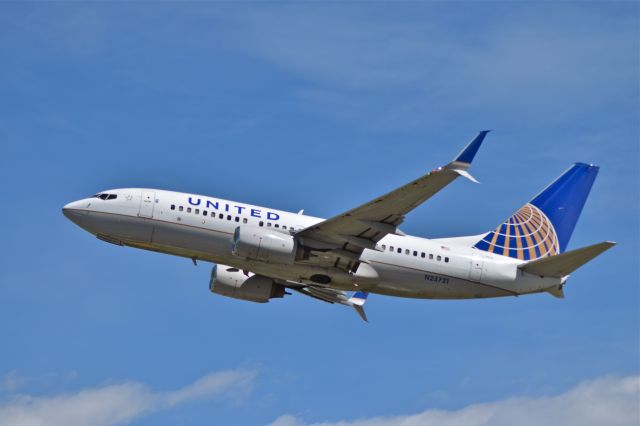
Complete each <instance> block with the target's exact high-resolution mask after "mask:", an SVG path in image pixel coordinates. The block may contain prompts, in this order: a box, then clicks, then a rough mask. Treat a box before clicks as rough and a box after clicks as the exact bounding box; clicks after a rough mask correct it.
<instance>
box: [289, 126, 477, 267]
mask: <svg viewBox="0 0 640 426" xmlns="http://www.w3.org/2000/svg"><path fill="white" fill-rule="evenodd" d="M488 132H489V131H488V130H483V131H481V132H480V133H478V135H477V136H476V137H475V138H473V140H472V141H471V142H470V143H469V144H468V145H467V146H466V147H465V148H464V149H463V150H462V152H460V154H458V156H457V157H456V158H455V159H454V160H453V161H451V162H450V163H449V164H447V165H446V166H444V167H439V168H437V169H435V170H433V171H432V172H430V173H428V174H426V175H424V176H422V177H420V178H418V179H416V180H414V181H412V182H409V183H408V184H406V185H404V186H402V187H400V188H398V189H396V190H394V191H391V192H389V193H387V194H385V195H383V196H381V197H377V198H375V199H373V200H371V201H369V202H368V203H365V204H363V205H361V206H359V207H356V208H355V209H352V210H349V211H348V212H346V213H342V214H340V215H338V216H334V217H332V218H331V219H327V220H325V221H323V222H320V223H318V224H316V225H313V226H310V227H308V228H305V229H303V230H301V231H300V232H298V233H297V234H296V236H297V237H298V238H299V241H300V243H301V244H302V245H303V246H305V247H307V248H308V249H309V250H315V251H321V252H323V253H324V255H323V256H322V257H323V258H324V259H325V260H326V259H329V258H330V259H331V262H332V263H333V266H336V267H340V268H342V269H345V270H349V271H353V270H355V269H357V267H358V265H359V259H360V255H361V254H362V251H363V250H364V249H366V248H368V249H375V246H376V243H377V242H378V241H380V240H381V239H382V238H384V236H385V235H387V234H394V233H395V234H400V235H401V233H400V231H398V225H400V224H401V223H402V222H403V221H404V217H405V215H406V214H407V213H409V212H410V211H411V210H413V209H415V208H416V207H417V206H419V205H420V204H422V203H423V202H425V201H426V200H428V199H429V198H431V197H432V196H433V195H434V194H435V193H436V192H438V191H440V190H441V189H442V188H444V187H445V186H447V185H448V184H450V183H451V182H452V181H454V180H455V179H456V178H457V177H458V176H463V177H466V178H467V179H470V180H472V181H473V182H477V181H476V180H475V179H474V178H473V177H472V176H471V175H470V174H469V173H468V172H467V169H468V168H469V166H470V165H471V162H472V161H473V158H474V157H475V155H476V153H477V152H478V148H480V145H481V144H482V141H483V140H484V138H485V136H486V135H487V133H488ZM309 254H310V253H309ZM329 255H330V256H329ZM309 259H311V256H307V260H309Z"/></svg>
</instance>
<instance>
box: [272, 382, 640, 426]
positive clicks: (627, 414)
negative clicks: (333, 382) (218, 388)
mask: <svg viewBox="0 0 640 426" xmlns="http://www.w3.org/2000/svg"><path fill="white" fill-rule="evenodd" d="M639 423H640V376H630V377H624V378H615V377H604V378H600V379H597V380H592V381H588V382H583V383H581V384H579V385H577V386H576V387H574V388H573V389H571V390H569V391H567V392H565V393H562V394H560V395H556V396H551V397H537V398H509V399H505V400H502V401H496V402H490V403H483V404H473V405H469V406H467V407H464V408H462V409H460V410H456V411H446V410H427V411H424V412H422V413H419V414H413V415H407V416H395V417H375V418H369V419H361V420H353V421H337V422H326V423H306V422H304V421H302V420H301V419H300V418H298V417H295V416H292V415H289V414H287V415H284V416H281V417H279V418H278V419H276V420H275V421H274V422H273V423H271V425H270V426H390V425H394V426H459V425H460V426H512V425H518V426H539V425H541V424H543V425H563V426H572V425H575V426H596V425H597V426H601V425H608V426H635V425H638V424H639Z"/></svg>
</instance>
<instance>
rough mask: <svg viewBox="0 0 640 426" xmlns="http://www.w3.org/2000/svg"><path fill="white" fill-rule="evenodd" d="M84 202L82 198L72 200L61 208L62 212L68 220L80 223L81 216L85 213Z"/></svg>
mask: <svg viewBox="0 0 640 426" xmlns="http://www.w3.org/2000/svg"><path fill="white" fill-rule="evenodd" d="M86 207H87V206H86V203H85V202H83V200H80V201H73V202H71V203H69V204H67V205H65V206H64V207H63V208H62V214H63V215H65V216H66V217H67V219H69V220H70V221H72V222H73V223H76V224H78V225H79V224H80V222H81V220H82V218H83V217H84V216H86V215H87V210H86Z"/></svg>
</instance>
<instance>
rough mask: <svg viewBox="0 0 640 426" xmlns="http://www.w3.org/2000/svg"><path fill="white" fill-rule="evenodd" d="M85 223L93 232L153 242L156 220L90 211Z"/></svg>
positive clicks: (118, 237)
mask: <svg viewBox="0 0 640 426" xmlns="http://www.w3.org/2000/svg"><path fill="white" fill-rule="evenodd" d="M83 223H84V225H85V226H84V227H85V228H86V229H88V230H89V231H90V232H92V233H93V234H102V235H108V236H110V237H112V238H115V239H117V240H133V241H140V242H144V243H150V242H151V238H152V235H153V228H154V221H153V220H151V219H143V218H138V217H135V216H128V215H120V214H111V213H100V212H90V213H88V214H87V216H86V218H85V219H84V221H83Z"/></svg>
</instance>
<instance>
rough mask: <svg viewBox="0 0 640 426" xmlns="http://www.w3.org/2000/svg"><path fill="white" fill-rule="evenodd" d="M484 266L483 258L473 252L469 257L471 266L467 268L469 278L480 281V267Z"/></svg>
mask: <svg viewBox="0 0 640 426" xmlns="http://www.w3.org/2000/svg"><path fill="white" fill-rule="evenodd" d="M483 268H484V260H483V259H482V258H481V257H480V256H478V255H477V254H474V255H473V257H472V258H471V267H470V269H469V280H471V281H476V282H480V281H481V280H482V269H483Z"/></svg>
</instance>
